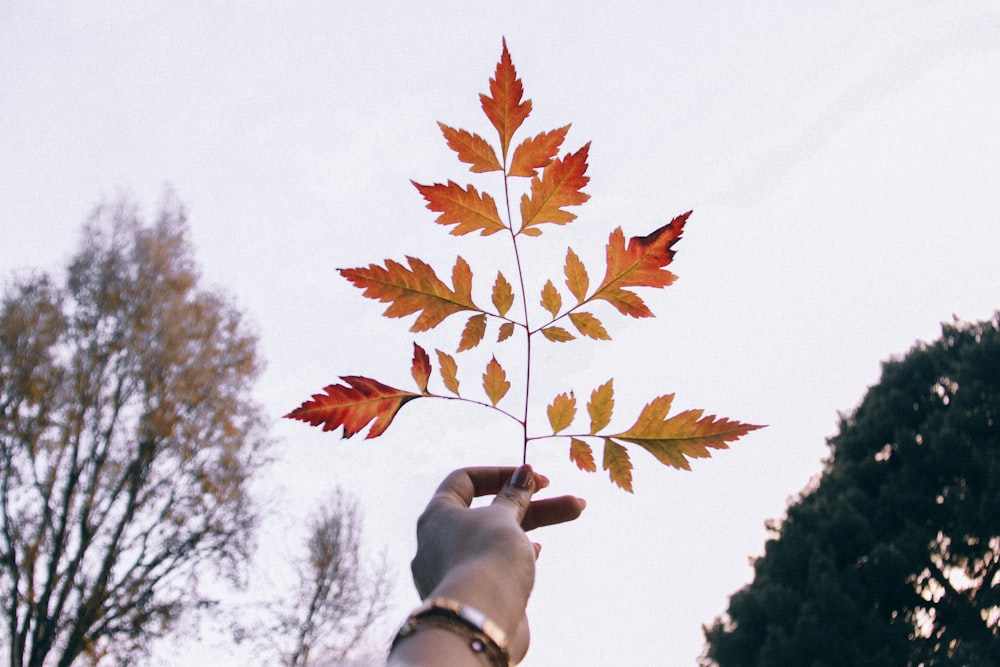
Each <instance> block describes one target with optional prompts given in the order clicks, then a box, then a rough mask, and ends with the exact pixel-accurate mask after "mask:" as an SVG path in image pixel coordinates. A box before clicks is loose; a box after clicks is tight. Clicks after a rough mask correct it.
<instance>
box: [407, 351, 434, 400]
mask: <svg viewBox="0 0 1000 667" xmlns="http://www.w3.org/2000/svg"><path fill="white" fill-rule="evenodd" d="M410 373H411V374H412V375H413V380H414V381H415V382H416V383H417V387H419V388H420V392H421V393H422V394H426V393H427V382H428V380H430V378H431V358H430V357H429V356H427V351H426V350H424V348H422V347H420V346H419V345H417V344H416V343H414V344H413V367H412V368H411V369H410Z"/></svg>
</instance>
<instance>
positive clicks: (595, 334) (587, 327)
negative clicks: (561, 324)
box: [569, 312, 611, 340]
mask: <svg viewBox="0 0 1000 667" xmlns="http://www.w3.org/2000/svg"><path fill="white" fill-rule="evenodd" d="M569 319H570V322H572V323H573V326H575V327H576V330H577V331H579V332H580V333H581V334H583V335H584V336H587V337H589V338H595V339H597V340H611V336H610V335H608V331H607V329H605V328H604V325H603V324H601V321H600V320H599V319H597V318H596V317H594V316H593V315H592V314H590V313H586V312H579V313H570V314H569Z"/></svg>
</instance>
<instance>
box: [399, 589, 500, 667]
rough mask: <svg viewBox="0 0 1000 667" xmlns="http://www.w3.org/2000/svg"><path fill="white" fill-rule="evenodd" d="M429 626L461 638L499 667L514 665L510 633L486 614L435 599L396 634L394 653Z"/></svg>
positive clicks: (457, 603) (411, 615)
mask: <svg viewBox="0 0 1000 667" xmlns="http://www.w3.org/2000/svg"><path fill="white" fill-rule="evenodd" d="M425 625H426V626H430V627H436V628H442V629H445V630H450V631H451V632H454V633H457V634H459V635H461V636H462V638H463V639H464V640H465V641H467V642H468V643H469V648H470V649H471V650H472V652H473V653H477V654H482V655H483V656H485V657H486V658H487V659H488V660H489V661H490V663H491V664H492V665H495V667H509V666H510V664H511V662H510V656H509V654H508V653H507V633H505V632H504V631H503V629H502V628H500V626H499V625H497V624H496V623H494V622H493V621H491V620H490V619H488V618H487V617H486V615H485V614H484V613H483V612H481V611H479V610H478V609H476V608H475V607H470V606H469V605H467V604H463V603H461V602H459V601H458V600H453V599H451V598H432V599H430V600H427V601H426V602H424V603H423V604H422V605H420V606H419V607H417V608H416V609H414V610H413V612H412V613H411V614H410V615H409V617H408V618H407V619H406V622H405V623H403V626H402V627H401V628H400V629H399V632H398V633H396V637H395V639H393V640H392V646H391V647H390V648H389V650H390V651H392V649H393V648H395V647H396V644H397V643H399V641H400V640H402V639H405V638H407V637H409V636H411V635H413V634H414V633H415V632H416V631H417V630H419V629H420V627H421V626H425Z"/></svg>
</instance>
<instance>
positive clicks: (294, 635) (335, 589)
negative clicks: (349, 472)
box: [272, 490, 391, 667]
mask: <svg viewBox="0 0 1000 667" xmlns="http://www.w3.org/2000/svg"><path fill="white" fill-rule="evenodd" d="M361 529H362V514H361V510H360V508H359V506H358V503H357V501H356V500H355V499H354V498H352V497H350V496H348V495H346V494H345V493H344V492H343V491H341V490H337V491H336V492H334V493H333V494H332V495H331V496H330V497H329V499H328V500H327V501H326V502H325V503H324V504H323V505H322V506H320V508H319V509H318V510H317V511H316V512H315V513H314V514H313V515H312V516H311V517H310V519H309V524H308V533H307V536H306V540H305V553H306V556H305V558H303V559H301V560H300V561H299V562H298V563H297V565H298V572H297V574H298V586H297V588H296V590H295V591H294V594H293V596H292V597H290V598H288V599H286V600H283V601H281V602H280V603H279V606H278V607H276V608H275V612H274V613H275V616H276V617H277V624H276V628H275V630H276V632H275V633H273V634H272V637H276V638H277V639H278V641H277V642H275V643H276V645H277V648H278V651H279V653H280V654H281V659H282V663H283V664H284V665H287V666H288V667H306V666H307V665H310V664H323V665H336V664H342V663H343V661H345V660H346V659H347V658H348V657H349V656H350V655H351V653H352V651H353V650H354V649H355V648H356V647H357V646H358V644H359V642H360V641H361V639H362V638H363V637H364V636H365V632H366V631H367V630H369V629H370V628H371V626H372V624H373V623H374V622H375V621H376V619H378V618H379V617H380V616H382V615H383V614H384V613H385V611H386V610H387V608H388V598H389V594H390V592H391V587H390V579H389V572H388V568H387V564H386V563H387V561H386V559H385V557H384V556H383V558H382V559H381V560H380V561H377V562H373V561H369V560H367V559H366V558H364V557H363V549H362V540H361V535H362V530H361Z"/></svg>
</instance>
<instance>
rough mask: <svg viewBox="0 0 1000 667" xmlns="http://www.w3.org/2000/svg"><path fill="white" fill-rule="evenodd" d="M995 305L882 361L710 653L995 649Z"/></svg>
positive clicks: (957, 661)
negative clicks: (986, 316)
mask: <svg viewBox="0 0 1000 667" xmlns="http://www.w3.org/2000/svg"><path fill="white" fill-rule="evenodd" d="M998 419H1000V314H997V315H995V316H994V318H993V319H992V320H991V321H986V322H981V323H975V324H972V323H958V322H956V323H954V324H950V325H944V326H943V327H942V337H941V338H940V340H938V341H936V342H934V343H933V344H919V345H917V346H916V347H914V348H913V349H912V350H911V351H910V352H909V353H908V354H907V355H906V356H905V358H903V359H897V360H892V361H889V362H887V363H885V364H884V365H883V369H882V378H881V381H880V382H879V384H877V385H876V386H874V387H872V388H870V389H869V391H868V392H867V394H866V396H865V398H864V400H863V401H862V402H861V404H860V406H859V407H858V408H857V409H856V410H855V412H854V414H853V415H851V416H849V417H842V418H841V424H840V429H839V434H838V435H836V436H835V437H833V438H831V439H830V441H829V444H830V448H831V456H830V458H829V460H828V462H827V464H826V468H825V470H824V472H823V474H822V476H820V477H819V479H818V481H817V482H816V483H815V484H814V485H813V486H812V488H810V489H808V490H806V491H805V492H804V493H803V495H802V496H801V497H800V498H799V499H798V500H797V501H796V502H795V503H793V504H792V505H791V506H790V507H789V508H788V511H787V516H786V518H785V519H784V520H783V521H782V522H781V525H780V526H769V527H770V528H771V529H772V530H773V531H774V533H775V534H776V537H775V538H774V539H772V540H770V541H768V543H767V545H766V548H765V553H764V555H763V556H762V557H760V558H759V559H757V560H756V562H755V565H754V569H755V577H754V580H753V582H752V583H750V584H749V585H747V586H746V587H744V588H743V589H742V590H740V591H739V592H737V593H736V594H734V595H733V596H732V597H731V599H730V603H729V609H728V613H727V614H726V615H725V616H723V617H721V618H719V619H717V620H716V621H715V623H714V625H713V626H712V627H711V628H706V629H705V636H706V639H707V642H708V643H707V648H706V653H705V657H704V658H703V660H702V664H704V665H719V666H721V667H735V666H754V667H764V666H772V665H773V666H779V665H780V666H782V667H784V666H787V665H803V666H808V665H830V666H833V665H844V666H845V667H847V666H850V667H860V666H865V665H871V666H873V667H874V666H878V667H883V666H885V665H914V666H916V665H924V666H926V667H931V666H934V665H963V666H972V667H975V666H980V665H983V666H985V665H1000V430H998V425H997V421H998Z"/></svg>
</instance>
